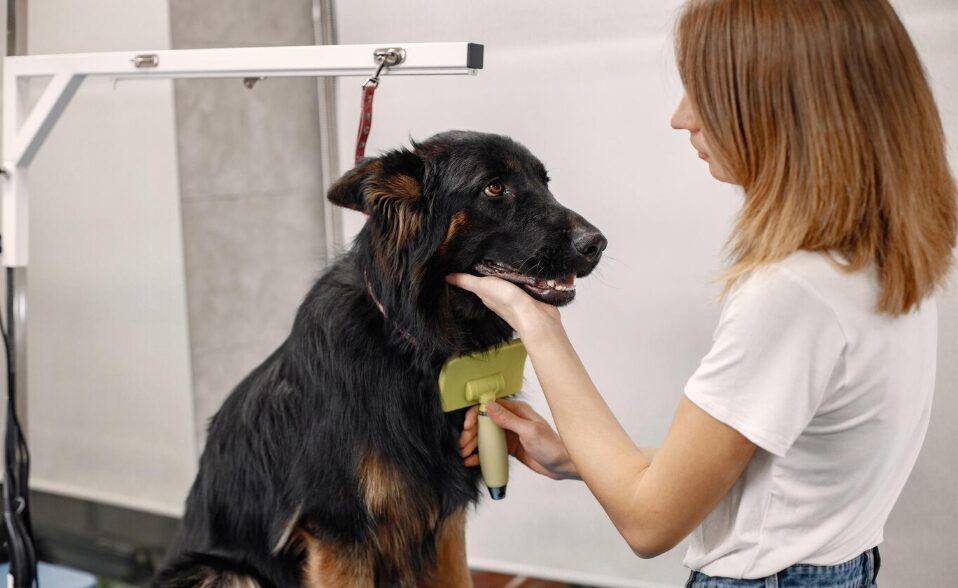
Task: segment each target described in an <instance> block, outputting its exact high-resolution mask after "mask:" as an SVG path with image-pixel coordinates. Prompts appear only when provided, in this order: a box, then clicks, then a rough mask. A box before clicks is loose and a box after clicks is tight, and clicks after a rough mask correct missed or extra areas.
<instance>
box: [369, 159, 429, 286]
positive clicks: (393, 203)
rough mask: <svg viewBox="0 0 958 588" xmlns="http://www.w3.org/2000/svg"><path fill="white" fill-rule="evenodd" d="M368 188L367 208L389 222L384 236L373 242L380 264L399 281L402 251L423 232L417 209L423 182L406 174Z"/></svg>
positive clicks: (383, 178)
mask: <svg viewBox="0 0 958 588" xmlns="http://www.w3.org/2000/svg"><path fill="white" fill-rule="evenodd" d="M365 189H366V192H365V195H366V196H365V198H366V207H367V209H368V210H369V211H372V210H376V211H378V213H379V214H380V215H381V216H382V218H383V219H384V220H385V228H384V234H382V235H380V236H378V238H376V239H375V240H374V242H373V246H374V255H375V258H376V263H377V264H378V265H379V267H380V268H381V269H382V270H383V272H384V274H385V275H386V276H387V277H389V278H390V279H391V280H398V278H399V275H400V273H401V271H402V266H401V259H402V250H403V248H405V246H406V244H407V243H409V241H411V240H413V239H415V238H416V237H417V236H419V233H420V231H421V218H420V215H419V213H418V212H417V211H416V210H415V208H414V203H415V201H416V199H418V198H419V195H420V187H419V182H418V181H417V180H416V179H415V178H413V177H411V176H408V175H405V174H392V175H388V176H383V175H379V176H377V177H373V178H371V179H370V180H369V181H368V183H367V185H366V188H365Z"/></svg>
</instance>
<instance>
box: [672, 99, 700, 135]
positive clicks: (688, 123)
mask: <svg viewBox="0 0 958 588" xmlns="http://www.w3.org/2000/svg"><path fill="white" fill-rule="evenodd" d="M670 122H671V124H672V128H673V129H675V130H682V129H685V130H687V131H691V132H693V133H694V132H695V131H696V130H697V126H698V122H697V121H696V119H695V112H694V111H693V110H692V103H691V102H690V101H689V96H688V94H682V100H680V101H679V105H678V106H677V107H676V108H675V112H673V113H672V120H671V121H670Z"/></svg>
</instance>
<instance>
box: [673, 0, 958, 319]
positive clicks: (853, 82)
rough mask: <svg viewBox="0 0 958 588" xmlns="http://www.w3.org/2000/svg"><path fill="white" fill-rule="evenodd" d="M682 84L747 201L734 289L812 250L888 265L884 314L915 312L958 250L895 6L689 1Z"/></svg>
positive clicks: (928, 119) (912, 55)
mask: <svg viewBox="0 0 958 588" xmlns="http://www.w3.org/2000/svg"><path fill="white" fill-rule="evenodd" d="M676 57H677V61H678V65H679V71H680V74H681V77H682V81H683V83H684V84H685V88H686V91H687V93H688V95H689V98H690V100H691V103H692V106H693V108H694V109H695V111H696V112H697V114H698V117H699V119H700V120H701V124H702V128H703V132H704V133H705V135H706V138H707V139H708V140H709V145H710V147H711V149H712V152H713V154H714V155H715V156H716V157H717V159H718V160H719V162H720V163H722V164H723V166H724V167H725V168H726V170H727V171H728V172H729V173H730V174H731V175H732V177H733V178H734V180H735V182H736V183H737V184H740V185H741V186H742V187H743V189H744V191H745V202H744V204H743V206H742V210H741V212H740V214H739V217H738V219H737V222H736V225H735V227H734V229H733V232H732V235H731V237H730V239H729V245H728V247H729V249H728V252H729V255H730V266H729V268H728V270H727V273H726V274H725V283H726V291H727V290H728V289H729V288H731V287H732V286H733V285H734V284H735V283H736V281H737V280H739V279H740V278H742V277H743V276H744V275H746V274H747V273H748V272H750V271H752V270H754V269H755V268H757V267H759V266H761V265H764V264H768V263H771V262H774V261H777V260H780V259H782V258H784V257H786V256H787V255H789V254H791V253H793V252H795V251H797V250H799V249H805V250H812V251H825V250H831V251H837V252H840V253H841V254H843V255H844V257H845V258H846V259H847V260H848V264H847V266H846V267H847V268H848V269H849V271H851V270H855V269H859V268H862V267H864V266H866V265H868V264H870V263H874V264H875V265H876V267H877V268H878V271H879V275H880V280H881V294H880V296H879V300H878V308H877V310H878V311H879V312H883V313H887V314H891V315H898V314H903V313H906V312H908V311H910V310H911V309H912V308H913V307H914V306H916V305H917V304H919V303H920V302H921V300H922V299H923V298H924V297H925V296H926V295H928V294H930V293H931V292H932V291H933V290H934V289H935V287H936V286H937V285H938V284H939V283H941V282H942V280H943V279H944V277H945V274H946V273H947V271H948V268H949V266H950V264H951V255H952V248H953V247H954V245H955V230H956V213H955V182H954V179H953V177H952V175H951V172H950V170H949V168H948V163H947V160H946V155H945V137H944V132H943V130H942V126H941V120H940V117H939V114H938V109H937V107H936V106H935V101H934V98H933V96H932V93H931V90H930V88H929V85H928V80H927V79H926V76H925V72H924V70H923V68H922V64H921V61H920V59H919V58H918V54H917V52H916V50H915V47H914V45H913V44H912V42H911V39H910V38H909V36H908V33H907V31H906V30H905V27H904V26H903V25H902V23H901V21H900V20H899V18H898V15H897V14H896V13H895V11H894V9H893V8H892V7H891V5H890V4H889V3H888V2H887V1H886V0H690V1H689V2H688V3H687V4H686V6H685V8H684V11H683V13H682V15H681V17H680V18H679V21H678V25H677V28H676Z"/></svg>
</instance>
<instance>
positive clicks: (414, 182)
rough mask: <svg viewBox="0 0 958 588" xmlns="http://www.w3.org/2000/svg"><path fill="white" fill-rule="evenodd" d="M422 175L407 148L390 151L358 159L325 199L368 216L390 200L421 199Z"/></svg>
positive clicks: (419, 164)
mask: <svg viewBox="0 0 958 588" xmlns="http://www.w3.org/2000/svg"><path fill="white" fill-rule="evenodd" d="M423 173H424V163H423V161H422V159H420V157H419V156H418V155H416V154H415V153H413V152H411V151H408V150H406V149H400V150H396V151H390V152H388V153H386V154H384V155H382V156H381V157H367V158H365V159H363V160H361V161H360V162H359V163H357V164H356V167H354V168H353V169H351V170H349V171H348V172H346V173H345V174H344V175H343V177H341V178H339V179H338V180H337V181H336V182H335V183H334V184H333V185H332V186H331V187H330V188H329V193H328V194H327V195H326V197H327V198H328V199H329V201H330V202H332V203H333V204H336V205H338V206H344V207H346V208H351V209H353V210H358V211H360V212H365V213H366V214H371V213H372V212H373V211H374V210H375V209H378V208H381V207H382V205H383V204H385V203H388V202H390V201H395V200H404V201H409V200H412V199H415V198H417V197H418V196H420V186H421V183H422V177H423Z"/></svg>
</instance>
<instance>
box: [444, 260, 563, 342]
mask: <svg viewBox="0 0 958 588" xmlns="http://www.w3.org/2000/svg"><path fill="white" fill-rule="evenodd" d="M446 281H447V282H449V283H450V284H452V285H453V286H457V287H459V288H462V289H463V290H468V291H469V292H472V293H473V294H475V295H476V296H478V297H479V299H480V300H482V303H483V304H485V305H486V307H487V308H489V309H490V310H492V311H493V312H495V313H496V314H498V315H499V316H500V317H502V319H503V320H504V321H506V322H507V323H509V325H510V326H512V328H513V329H515V331H516V333H518V334H519V337H520V338H523V339H525V338H526V337H527V336H530V335H532V334H533V333H535V332H538V331H539V330H541V329H543V328H556V327H559V328H561V325H562V323H561V321H560V317H559V309H558V308H556V307H555V306H552V305H551V304H546V303H545V302H539V301H538V300H536V299H535V298H533V297H532V296H529V295H528V294H526V293H525V291H524V290H523V289H522V288H520V287H519V286H516V285H515V284H513V283H512V282H507V281H506V280H503V279H501V278H496V277H492V276H487V277H478V276H473V275H471V274H450V275H448V276H446Z"/></svg>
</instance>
